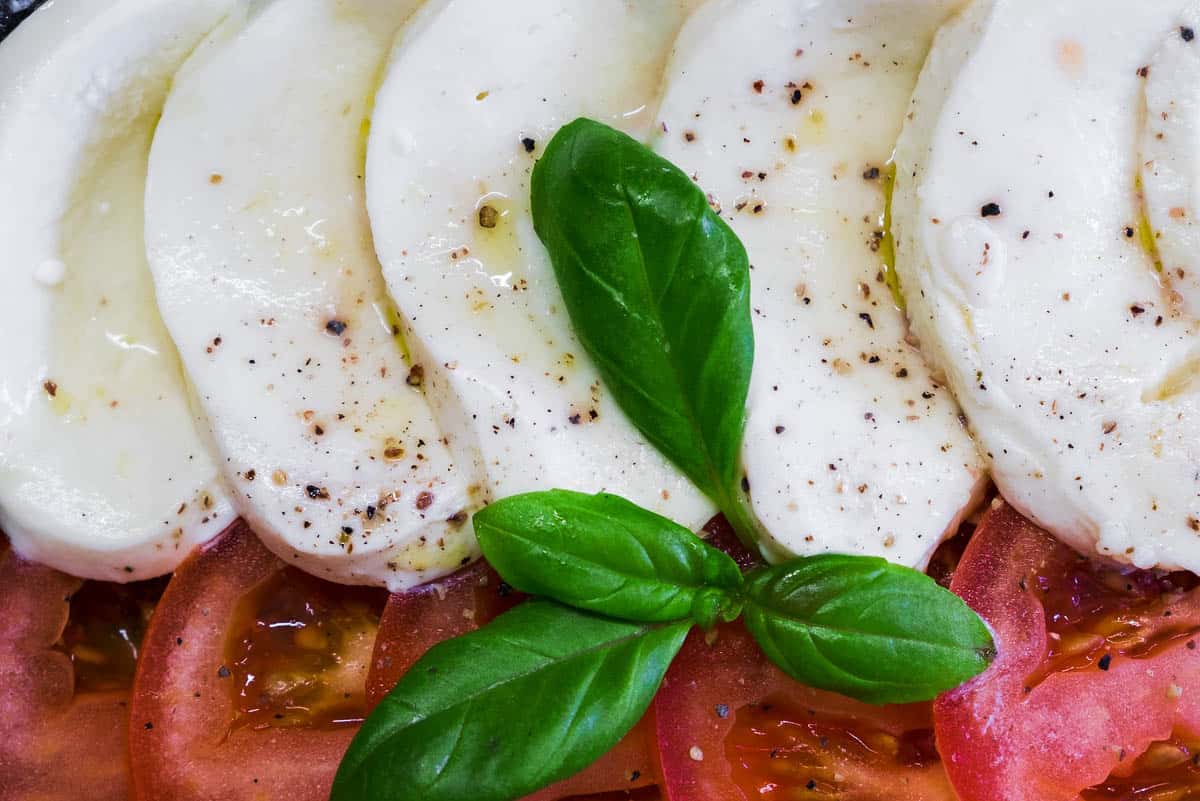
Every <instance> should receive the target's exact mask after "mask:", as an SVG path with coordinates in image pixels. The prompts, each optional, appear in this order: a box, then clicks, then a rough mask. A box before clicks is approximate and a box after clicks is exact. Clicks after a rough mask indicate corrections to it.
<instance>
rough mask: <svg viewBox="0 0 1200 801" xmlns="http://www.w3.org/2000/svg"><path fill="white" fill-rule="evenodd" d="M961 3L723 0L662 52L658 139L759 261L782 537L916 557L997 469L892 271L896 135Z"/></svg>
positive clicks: (769, 503) (774, 487)
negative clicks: (978, 448)
mask: <svg viewBox="0 0 1200 801" xmlns="http://www.w3.org/2000/svg"><path fill="white" fill-rule="evenodd" d="M954 5H955V3H953V2H950V1H949V0H947V2H924V1H922V0H901V2H882V1H881V0H854V2H849V3H847V2H842V1H841V0H825V2H814V3H804V4H798V3H794V2H789V1H788V0H712V1H711V2H709V3H708V4H707V5H706V6H704V7H703V8H702V9H701V10H699V11H698V12H697V13H696V14H695V15H694V16H693V17H692V18H691V19H690V20H689V21H688V24H687V25H686V26H685V27H684V30H683V32H682V34H681V35H680V37H679V41H678V43H677V44H676V47H675V57H674V60H673V61H672V63H671V65H670V67H669V69H668V70H667V87H666V91H665V95H664V99H663V103H662V108H661V109H660V111H659V118H660V119H661V121H662V130H663V134H662V136H661V138H660V139H659V141H658V143H657V149H658V151H659V152H660V153H662V154H663V155H664V156H666V157H667V158H669V159H671V160H672V161H673V162H675V163H676V164H678V165H679V166H680V167H681V168H682V169H683V170H684V171H686V172H688V173H689V174H690V175H692V176H693V178H694V179H695V180H696V181H697V182H698V183H699V185H700V186H701V187H703V188H704V190H705V191H706V192H707V193H708V195H709V199H710V202H711V203H712V204H713V206H714V207H716V208H718V209H719V210H720V212H721V214H722V216H724V217H725V219H726V220H728V221H729V224H730V225H731V226H733V228H734V230H735V231H736V232H737V234H738V236H739V237H740V238H741V240H742V242H743V243H744V244H745V245H746V250H747V252H748V254H749V256H750V263H751V264H752V265H753V271H752V272H751V292H752V296H751V302H752V305H753V308H754V337H755V343H756V348H755V362H754V374H753V377H752V380H751V388H750V398H749V414H748V418H747V424H746V439H745V444H744V446H743V460H744V464H745V467H746V472H747V475H748V477H749V480H750V491H751V497H752V500H753V505H754V510H755V512H756V513H757V514H758V517H759V519H760V521H762V523H763V524H764V525H765V526H766V528H767V529H768V531H769V533H770V536H771V538H772V539H773V540H774V542H775V544H776V545H777V546H778V547H779V549H781V550H782V551H784V552H786V553H790V554H795V555H809V554H814V553H822V552H828V551H833V552H838V553H853V554H869V555H875V556H885V557H887V558H889V559H891V560H893V561H896V562H900V563H902V564H906V565H910V566H915V567H919V566H922V565H924V564H925V562H926V561H928V558H929V556H930V555H931V554H932V552H933V549H934V548H935V547H936V546H937V544H938V543H939V542H940V541H941V540H942V538H943V536H944V535H945V534H947V533H953V532H954V531H955V530H956V529H957V526H958V522H959V521H960V519H961V517H962V515H963V514H964V512H965V511H967V510H968V509H969V508H970V507H971V506H972V503H973V500H974V499H976V497H977V495H978V494H979V491H980V489H981V485H982V483H983V475H984V473H983V469H982V467H981V465H980V462H979V458H978V456H977V454H976V452H975V448H974V446H973V445H972V443H971V441H970V438H969V437H968V435H967V433H966V431H965V430H964V429H963V427H962V425H961V424H960V423H959V421H958V408H957V406H956V405H955V402H954V399H953V397H951V395H950V393H949V391H948V390H947V389H945V388H943V387H942V386H941V385H940V384H939V383H938V382H937V381H935V380H934V379H933V378H932V377H931V375H930V371H929V368H928V367H926V365H925V363H924V362H923V361H922V360H921V355H920V353H919V352H918V351H917V349H916V348H915V347H913V346H912V345H910V344H908V343H907V342H906V341H905V337H906V334H907V325H906V323H905V320H904V314H903V312H902V311H900V309H898V308H897V306H896V303H895V300H894V299H893V297H892V294H891V292H890V291H889V289H888V286H887V285H886V284H885V281H884V269H885V259H886V255H887V253H888V250H889V248H887V247H884V246H883V245H884V240H883V233H884V228H883V217H884V206H885V190H886V187H887V184H888V175H889V170H888V162H889V159H890V157H891V149H892V144H893V142H894V141H895V139H896V136H897V134H898V133H899V131H900V126H901V123H902V122H903V118H904V112H905V110H906V107H907V103H908V98H909V95H910V94H911V92H912V88H913V85H914V84H915V82H916V77H917V73H918V71H919V70H920V67H921V63H922V61H923V59H924V55H925V51H926V50H927V48H928V46H929V42H930V40H931V39H932V38H933V34H934V31H936V29H937V26H938V25H939V23H940V22H941V21H942V20H943V19H944V18H945V17H946V16H947V15H948V14H949V13H950V12H951V11H952V10H953V7H954ZM747 42H754V46H753V47H747V46H746V43H747Z"/></svg>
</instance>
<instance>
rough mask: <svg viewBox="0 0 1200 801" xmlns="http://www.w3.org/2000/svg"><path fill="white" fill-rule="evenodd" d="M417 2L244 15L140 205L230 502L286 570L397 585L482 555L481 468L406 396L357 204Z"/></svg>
mask: <svg viewBox="0 0 1200 801" xmlns="http://www.w3.org/2000/svg"><path fill="white" fill-rule="evenodd" d="M414 6H415V3H414V2H398V3H397V2H383V1H382V0H349V1H347V0H341V1H340V2H339V0H276V2H274V3H272V4H271V5H270V6H268V7H267V8H266V9H264V10H262V11H261V12H260V13H259V14H257V15H256V16H254V17H253V18H252V19H251V20H250V21H249V23H248V24H247V25H243V24H242V22H241V21H240V20H238V21H231V22H230V23H229V24H227V25H226V26H224V27H223V29H222V30H220V31H219V32H217V33H216V34H214V36H213V37H211V39H210V40H209V41H207V42H206V43H205V44H204V45H203V46H202V47H201V48H200V49H199V50H197V52H196V53H195V55H194V56H193V57H192V58H191V59H190V60H189V61H188V63H187V64H186V65H185V66H184V68H183V69H182V70H181V71H180V74H179V75H178V76H177V79H176V81H175V87H174V90H173V91H172V93H171V96H170V99H169V100H168V102H167V107H166V109H165V111H164V114H163V118H162V121H161V122H160V123H159V127H158V133H157V135H156V136H155V140H154V149H153V152H152V154H151V159H150V177H149V184H148V189H147V224H146V226H147V232H146V239H147V243H148V248H149V253H150V263H151V266H152V268H153V272H154V278H155V281H156V283H157V287H158V297H159V303H160V306H161V308H162V313H163V318H164V320H165V321H166V323H167V326H168V328H170V330H171V334H172V336H173V337H174V338H175V342H176V343H177V344H178V346H179V350H180V353H181V354H182V357H183V362H184V365H185V366H186V368H187V371H188V374H189V375H190V376H191V379H192V381H193V382H194V384H195V386H196V389H197V393H198V394H199V396H200V398H201V401H202V404H203V407H204V410H205V412H206V414H207V417H208V420H209V422H210V424H211V427H212V431H213V434H214V438H215V440H216V443H217V446H218V449H219V451H220V453H221V455H222V457H223V461H224V465H223V466H224V469H225V473H226V476H227V478H228V480H229V482H230V484H231V485H232V487H233V489H234V490H235V492H234V504H235V506H236V507H237V508H238V510H239V511H240V512H241V513H242V515H243V516H244V517H245V518H246V519H247V520H248V521H249V522H250V524H251V526H252V527H253V528H254V529H255V531H256V532H258V534H259V536H260V537H261V538H262V539H263V541H264V543H266V544H267V546H268V547H270V548H271V549H272V550H273V551H275V552H276V553H278V554H279V555H280V557H282V558H283V559H285V560H288V561H290V562H293V563H294V564H297V565H298V566H300V567H302V568H304V569H305V570H308V571H310V572H312V573H314V574H316V575H319V576H322V577H326V578H330V579H333V580H336V581H339V582H343V583H366V584H377V585H383V586H387V587H389V588H391V589H393V590H396V589H400V588H403V587H405V586H409V585H411V584H415V583H418V582H420V581H423V580H427V579H430V578H435V577H437V576H440V575H442V574H444V573H447V572H449V571H451V570H453V569H454V568H456V567H457V566H458V565H459V564H460V563H462V562H463V561H465V560H469V559H470V558H472V557H473V556H475V554H476V545H475V541H474V537H473V536H472V533H471V529H470V526H469V525H468V524H467V522H466V521H467V517H468V515H469V513H470V512H471V511H472V510H473V508H474V507H475V505H476V501H477V497H476V493H475V489H476V485H477V479H476V478H475V474H474V470H473V464H472V462H471V460H470V458H467V459H463V460H461V461H460V460H456V459H455V458H454V457H453V456H452V455H451V452H450V450H449V449H448V448H447V446H446V443H445V442H444V440H443V437H442V434H441V432H440V429H439V428H438V426H437V424H436V423H435V422H434V420H433V418H432V415H431V413H430V410H429V406H428V404H427V403H426V401H425V398H424V395H423V394H422V391H421V388H420V387H419V386H413V385H414V384H419V381H418V376H417V375H416V374H410V370H409V366H408V364H407V363H406V361H405V357H404V352H403V345H402V343H400V342H399V341H398V340H397V338H396V334H397V333H398V329H396V328H395V327H396V326H397V325H398V322H397V317H396V314H395V312H394V311H393V308H392V306H391V305H390V303H389V301H388V299H387V293H386V289H385V287H384V283H383V277H382V275H381V274H380V272H379V265H378V262H377V261H376V260H375V256H374V253H373V251H372V248H371V234H370V230H369V227H368V223H367V215H366V208H365V205H364V200H363V184H362V179H363V161H364V158H365V144H366V131H367V126H368V125H369V120H370V113H371V97H372V93H373V92H374V89H375V81H376V76H377V75H378V73H379V69H380V67H381V66H382V64H383V61H384V60H385V58H386V56H387V50H388V46H389V44H390V42H391V40H392V37H393V36H394V34H395V31H396V29H397V27H398V26H399V25H400V24H401V23H402V22H403V21H404V19H405V17H406V16H407V15H408V13H409V11H410V10H411V9H412V8H413V7H414ZM250 76H253V77H252V78H251V77H250Z"/></svg>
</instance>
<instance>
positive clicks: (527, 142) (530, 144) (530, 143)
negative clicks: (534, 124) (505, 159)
mask: <svg viewBox="0 0 1200 801" xmlns="http://www.w3.org/2000/svg"><path fill="white" fill-rule="evenodd" d="M521 147H523V148H525V152H526V153H532V152H533V149H534V148H535V147H537V142H536V141H534V140H533V139H531V138H529V137H528V136H525V137H522V138H521Z"/></svg>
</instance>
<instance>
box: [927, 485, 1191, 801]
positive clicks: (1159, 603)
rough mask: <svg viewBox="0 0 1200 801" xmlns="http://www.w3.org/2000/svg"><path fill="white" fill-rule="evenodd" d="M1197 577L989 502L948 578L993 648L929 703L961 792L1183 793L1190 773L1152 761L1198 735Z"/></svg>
mask: <svg viewBox="0 0 1200 801" xmlns="http://www.w3.org/2000/svg"><path fill="white" fill-rule="evenodd" d="M1195 583H1196V579H1195V577H1193V576H1190V575H1186V574H1175V575H1162V574H1155V573H1151V572H1149V571H1136V570H1124V571H1122V570H1118V569H1116V568H1113V567H1109V566H1105V565H1103V564H1100V563H1097V562H1091V561H1089V560H1087V559H1085V558H1083V557H1081V556H1079V555H1077V554H1076V553H1075V552H1074V551H1072V550H1070V549H1068V548H1067V547H1066V546H1063V545H1061V544H1059V543H1058V542H1056V541H1055V540H1054V539H1053V538H1051V537H1050V536H1049V535H1048V534H1046V533H1045V532H1043V531H1041V530H1040V529H1038V528H1037V527H1036V526H1035V525H1034V524H1032V523H1031V522H1029V521H1028V520H1025V519H1024V518H1023V517H1021V516H1020V515H1019V514H1018V513H1017V512H1016V511H1014V510H1013V509H1012V508H1011V507H1009V506H1007V505H1006V504H1004V503H1002V502H999V501H997V502H996V503H994V504H993V507H992V509H991V510H990V511H989V512H988V514H987V515H986V516H985V517H984V519H983V521H982V523H981V524H980V529H979V531H978V532H977V534H976V536H975V539H974V540H972V542H971V544H970V545H969V546H968V547H967V550H966V553H965V554H964V555H963V559H962V562H961V564H960V565H959V568H958V571H957V572H956V573H955V576H954V580H953V582H952V584H951V589H953V590H954V592H956V593H958V594H959V595H960V596H962V597H963V598H964V599H965V600H966V602H967V603H968V604H970V605H971V607H972V608H974V609H975V610H976V611H977V612H979V614H980V615H982V616H983V617H984V619H986V620H987V621H988V623H989V624H990V625H991V627H992V630H993V632H994V634H995V638H996V644H997V647H998V650H999V654H998V657H997V659H996V661H995V663H994V664H993V665H992V666H991V667H990V668H989V669H988V671H987V672H986V673H984V674H983V675H982V676H980V677H979V678H977V679H976V680H974V681H972V682H970V683H968V684H966V685H964V686H963V687H960V688H958V689H957V690H954V691H951V692H949V693H946V694H945V695H943V696H942V697H941V698H939V699H938V701H937V702H936V704H935V706H934V709H935V719H936V729H937V741H938V745H939V747H940V749H941V752H942V755H943V758H944V759H945V762H946V769H947V771H948V772H949V774H950V778H951V780H952V781H953V782H954V786H955V788H956V789H957V790H958V794H959V796H960V797H961V799H962V801H1076V799H1078V798H1080V797H1081V794H1082V797H1084V798H1087V799H1099V798H1113V799H1116V798H1124V799H1135V798H1137V799H1160V798H1161V799H1179V798H1182V797H1183V795H1184V794H1185V792H1186V787H1187V786H1188V785H1172V781H1174V780H1175V779H1177V778H1178V777H1177V776H1175V775H1174V774H1170V775H1168V774H1166V773H1161V772H1156V770H1157V768H1161V767H1162V766H1163V765H1164V763H1163V762H1162V760H1161V757H1162V756H1164V755H1165V756H1167V757H1170V754H1169V751H1170V749H1171V748H1172V747H1175V746H1178V745H1181V744H1179V743H1175V744H1173V743H1171V742H1167V741H1168V740H1169V739H1170V738H1171V737H1172V734H1173V733H1175V734H1179V733H1180V732H1182V733H1184V734H1185V735H1187V736H1190V737H1191V739H1192V740H1193V741H1194V740H1195V739H1196V735H1197V734H1200V649H1198V648H1197V639H1195V638H1194V637H1193V635H1195V634H1196V633H1197V631H1198V630H1200V593H1198V592H1197V591H1195V590H1194V589H1193V588H1194V585H1195ZM1153 743H1162V744H1163V745H1162V746H1156V747H1155V748H1154V749H1151V752H1150V753H1148V754H1146V757H1147V758H1146V759H1138V756H1139V755H1140V754H1143V753H1144V752H1147V749H1148V748H1150V746H1151V744H1153ZM1164 747H1165V750H1164ZM1182 747H1183V748H1185V749H1186V748H1187V746H1186V745H1182ZM1178 752H1179V748H1178V747H1176V753H1177V754H1178ZM1185 753H1186V755H1185V756H1184V759H1183V761H1188V760H1189V757H1190V756H1191V753H1190V752H1185ZM1179 762H1180V760H1178V759H1168V761H1167V764H1168V767H1169V766H1171V765H1178V764H1179ZM1147 771H1148V772H1147ZM1135 774H1136V775H1135ZM1122 777H1125V779H1122ZM1126 779H1130V780H1126ZM1097 785H1104V786H1107V787H1108V789H1105V787H1104V786H1102V787H1095V786H1097ZM1180 786H1183V787H1184V789H1183V790H1179V787H1180ZM1198 786H1200V781H1197V780H1196V777H1195V776H1194V775H1193V777H1192V779H1191V783H1190V787H1192V788H1193V789H1195V788H1196V787H1198ZM1087 788H1094V789H1092V790H1088V789H1087ZM1122 788H1123V789H1122ZM1110 790H1111V792H1110ZM1156 793H1158V794H1156ZM1188 797H1190V796H1188Z"/></svg>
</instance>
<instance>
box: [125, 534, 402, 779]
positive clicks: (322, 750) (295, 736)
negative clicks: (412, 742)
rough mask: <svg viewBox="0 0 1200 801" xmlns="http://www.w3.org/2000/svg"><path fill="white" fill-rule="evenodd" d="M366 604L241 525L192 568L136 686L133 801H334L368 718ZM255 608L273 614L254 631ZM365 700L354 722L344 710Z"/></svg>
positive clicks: (149, 643)
mask: <svg viewBox="0 0 1200 801" xmlns="http://www.w3.org/2000/svg"><path fill="white" fill-rule="evenodd" d="M281 574H282V575H281ZM363 592H364V591H363V590H362V589H361V588H357V589H355V588H339V587H338V586H337V585H331V584H328V583H327V582H323V581H320V580H319V579H315V578H312V577H309V576H307V575H306V574H301V573H299V572H298V571H295V570H294V569H292V568H287V567H286V566H285V565H284V563H283V562H281V561H280V560H278V559H276V558H275V557H274V556H273V555H272V554H271V553H270V552H269V551H267V550H266V548H264V547H263V546H262V545H261V544H260V543H259V541H258V540H257V538H255V537H254V535H253V534H252V533H251V532H250V530H249V529H248V528H247V527H246V526H245V525H244V524H241V523H239V524H235V526H233V527H232V528H231V529H230V530H228V531H227V532H226V533H225V534H223V535H222V536H220V537H218V538H217V539H216V540H214V541H212V542H210V543H209V544H208V545H206V546H204V547H203V548H202V549H200V550H199V551H198V552H197V553H196V554H194V555H193V556H192V557H191V558H189V559H188V560H187V561H186V562H185V563H184V564H183V565H182V566H180V568H179V570H178V571H177V572H176V574H175V576H174V578H173V579H172V580H171V583H170V584H169V585H168V587H167V590H166V593H165V594H164V595H163V598H162V602H161V603H160V605H159V608H158V609H157V611H156V612H155V613H154V617H153V620H152V621H151V624H150V629H149V631H148V632H147V635H146V639H145V642H144V644H143V652H142V659H141V660H140V662H139V665H138V672H137V679H136V681H135V684H134V691H133V699H132V706H131V710H130V721H129V731H130V746H131V756H132V768H133V784H134V796H135V797H136V798H139V799H144V801H162V800H163V799H171V801H200V800H201V799H203V801H226V800H229V801H232V800H234V799H238V800H240V799H267V798H286V799H288V800H289V801H309V799H311V801H318V799H319V800H320V801H324V799H327V798H328V797H329V788H330V785H331V784H332V782H333V776H334V773H335V771H336V770H337V765H338V762H339V761H340V759H341V757H342V754H343V753H344V752H345V750H346V747H347V746H348V745H349V743H350V739H351V738H352V737H353V735H354V731H355V729H356V726H355V725H354V722H355V720H357V719H361V715H362V713H363V708H364V707H365V680H366V672H367V666H368V664H369V661H370V648H371V646H372V645H373V640H374V631H375V627H376V625H377V623H376V620H377V618H376V619H374V620H368V619H365V618H364V617H363V616H364V614H366V613H364V612H362V610H361V607H362V603H363V602H362V600H361V599H362V595H363ZM264 593H265V594H264ZM379 600H380V602H382V597H380V598H379ZM249 602H253V603H254V604H257V605H259V606H261V607H262V609H258V610H257V611H255V610H251V611H252V612H253V614H252V615H251V616H250V619H249V620H247V619H246V614H245V611H246V610H245V607H246V604H247V603H249ZM263 610H265V611H263ZM284 638H286V639H284ZM331 643H335V645H331ZM339 648H340V649H343V650H341V651H339V650H338V649H339ZM289 659H290V660H292V662H291V663H289V662H288V660H289ZM256 664H262V665H265V666H266V671H264V670H260V669H258V668H256V667H255V665H256ZM289 664H291V667H292V668H293V669H292V670H290V671H289V670H288V666H289ZM329 664H336V666H337V667H336V669H335V668H330V667H329ZM264 672H266V673H268V674H269V675H268V676H267V679H266V680H264V679H263V675H262V674H263V673H264ZM355 694H357V697H358V709H357V712H356V713H355V714H353V715H348V714H347V712H346V710H345V709H344V708H342V707H340V706H338V704H340V703H341V701H343V700H345V696H352V697H353V696H354V695H355ZM324 697H332V698H334V699H335V700H336V701H337V703H335V704H333V705H330V706H329V707H328V708H327V707H326V706H324V705H322V703H321V701H320V699H321V698H324Z"/></svg>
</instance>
